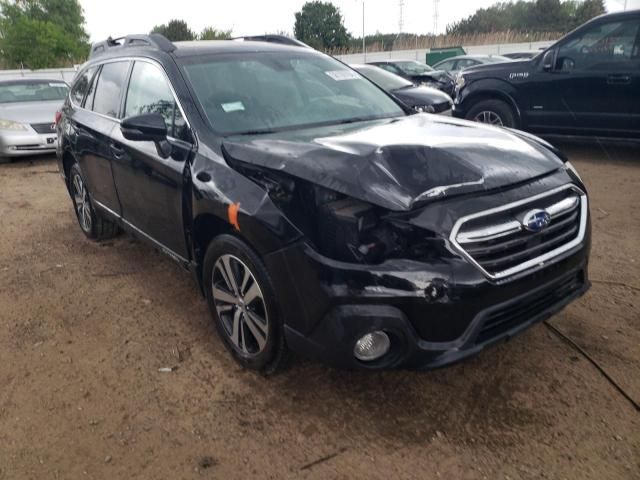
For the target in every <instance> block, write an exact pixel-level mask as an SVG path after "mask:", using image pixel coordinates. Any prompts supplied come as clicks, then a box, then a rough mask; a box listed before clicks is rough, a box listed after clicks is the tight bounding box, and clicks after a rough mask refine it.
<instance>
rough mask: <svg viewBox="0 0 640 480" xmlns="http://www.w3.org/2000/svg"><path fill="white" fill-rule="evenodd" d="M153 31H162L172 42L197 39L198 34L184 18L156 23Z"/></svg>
mask: <svg viewBox="0 0 640 480" xmlns="http://www.w3.org/2000/svg"><path fill="white" fill-rule="evenodd" d="M151 33H160V34H162V35H164V36H165V37H167V38H168V39H169V40H171V41H172V42H182V41H185V40H195V39H196V34H195V33H193V31H192V30H191V29H190V28H189V25H187V22H185V21H184V20H170V21H169V23H164V24H162V25H156V26H155V27H153V30H151Z"/></svg>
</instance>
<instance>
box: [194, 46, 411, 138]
mask: <svg viewBox="0 0 640 480" xmlns="http://www.w3.org/2000/svg"><path fill="white" fill-rule="evenodd" d="M183 68H184V71H185V72H186V76H187V78H188V80H189V82H190V83H191V86H192V88H193V90H194V93H195V95H196V97H197V99H198V101H199V102H200V105H201V106H202V109H203V110H204V112H205V114H206V115H207V117H208V120H209V122H210V123H211V126H212V128H213V129H214V130H215V131H216V132H219V133H221V134H223V135H231V134H241V133H260V132H268V131H273V130H284V129H294V128H300V127H306V126H313V125H323V124H324V125H330V124H338V123H346V122H353V121H360V120H363V121H364V120H373V119H377V118H388V117H395V116H400V115H405V113H404V111H403V110H402V109H401V107H400V106H398V104H397V103H395V102H394V101H393V100H392V99H391V98H389V97H388V96H387V95H385V94H384V93H383V92H382V91H381V90H380V89H378V88H377V87H376V86H375V85H373V84H372V83H371V82H369V81H368V80H366V79H365V78H363V77H362V76H361V75H360V74H358V73H357V72H355V71H353V70H351V69H349V68H347V67H345V66H344V65H343V64H341V63H339V62H338V61H336V60H334V59H332V58H330V57H325V56H323V55H318V54H311V53H307V52H300V53H298V52H296V53H295V54H292V53H291V52H283V53H279V52H278V53H272V52H270V53H264V52H261V53H259V52H256V53H242V54H224V55H211V56H195V57H190V58H186V59H184V60H183Z"/></svg>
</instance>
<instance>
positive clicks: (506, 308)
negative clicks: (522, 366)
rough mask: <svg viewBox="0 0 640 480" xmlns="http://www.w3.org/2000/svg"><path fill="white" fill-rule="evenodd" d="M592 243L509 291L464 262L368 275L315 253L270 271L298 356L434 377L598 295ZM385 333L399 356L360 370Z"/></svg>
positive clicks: (271, 261)
mask: <svg viewBox="0 0 640 480" xmlns="http://www.w3.org/2000/svg"><path fill="white" fill-rule="evenodd" d="M588 241H589V240H588V238H586V239H585V243H584V244H583V245H581V246H579V247H577V248H576V249H574V250H573V251H571V252H567V254H566V255H565V256H564V257H563V258H562V259H558V260H557V261H556V262H554V263H553V264H551V265H549V266H547V267H546V268H544V269H542V270H539V271H537V272H535V273H532V274H530V275H527V276H524V277H521V278H519V279H516V280H512V281H503V282H501V283H496V282H493V281H490V280H488V279H486V278H485V277H484V276H482V275H481V274H480V273H479V272H478V271H477V270H476V269H475V268H473V267H471V266H470V265H468V264H466V262H463V261H456V260H454V261H453V262H451V263H450V264H442V265H427V264H424V263H421V262H416V261H409V260H393V261H388V262H385V263H384V264H381V265H377V266H370V265H369V266H366V265H362V266H360V265H353V264H344V263H339V262H335V261H333V260H329V259H327V258H324V257H322V256H320V255H319V254H317V253H316V252H315V251H313V250H312V249H311V247H309V246H308V245H306V244H298V245H294V246H291V247H289V248H287V249H285V250H282V251H279V252H275V253H274V254H271V255H269V256H267V257H266V258H265V261H266V263H267V267H268V269H269V271H270V273H272V277H273V280H274V283H275V284H276V287H277V291H278V297H279V298H278V301H279V304H280V305H281V306H282V310H283V311H282V312H281V313H282V314H283V316H284V317H285V336H286V341H287V344H288V345H289V347H290V348H291V349H292V350H294V351H296V352H299V353H301V354H303V355H304V356H306V357H309V358H312V359H314V360H316V361H320V362H323V363H326V364H329V365H332V366H335V367H339V368H351V369H357V368H364V369H381V368H395V367H404V368H414V369H429V368H437V367H441V366H444V365H447V364H451V363H454V362H457V361H460V360H462V359H464V358H466V357H469V356H471V355H475V354H477V353H479V352H480V351H482V350H483V349H485V348H486V347H488V346H490V345H493V344H496V343H498V342H500V341H504V340H506V339H509V338H511V337H513V336H514V335H516V334H518V333H520V332H522V331H524V330H526V329H527V328H529V327H531V326H532V325H534V324H536V323H538V322H540V321H543V320H545V319H546V318H548V317H550V316H551V315H553V314H555V313H557V312H558V311H560V310H561V309H562V308H564V307H565V306H566V305H568V304H569V303H571V302H572V301H573V300H575V299H576V298H578V297H580V296H581V295H583V294H584V293H585V292H586V291H587V290H588V289H589V287H590V283H589V281H588V273H587V267H588V251H589V244H588ZM293 278H295V279H296V280H295V281H293V280H292V279H293ZM434 288H435V291H436V292H437V293H438V295H436V296H434V297H431V296H430V295H429V292H432V291H433V290H434ZM375 330H384V331H385V332H386V333H387V334H388V335H389V336H390V338H391V343H392V346H391V350H390V352H389V353H388V354H387V355H385V356H383V357H382V358H381V359H379V360H377V361H375V362H371V363H363V362H360V361H358V360H357V359H356V358H355V357H354V355H353V347H354V345H355V342H356V341H357V339H358V338H360V337H361V336H362V335H364V334H366V333H369V332H371V331H375Z"/></svg>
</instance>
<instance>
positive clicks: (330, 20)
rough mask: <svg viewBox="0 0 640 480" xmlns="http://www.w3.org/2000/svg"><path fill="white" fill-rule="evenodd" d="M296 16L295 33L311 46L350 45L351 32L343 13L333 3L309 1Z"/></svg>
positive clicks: (335, 46)
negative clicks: (346, 26) (348, 30)
mask: <svg viewBox="0 0 640 480" xmlns="http://www.w3.org/2000/svg"><path fill="white" fill-rule="evenodd" d="M295 16H296V22H295V25H294V27H293V34H294V35H295V37H296V38H297V39H298V40H300V41H302V42H304V43H306V44H307V45H309V46H310V47H313V48H315V49H319V50H332V49H335V48H344V47H347V46H348V45H349V34H348V33H347V29H346V28H345V27H344V22H343V19H342V15H341V14H340V10H338V9H337V8H336V7H335V6H334V5H333V4H331V3H329V2H320V1H313V2H307V3H305V4H304V5H303V7H302V10H301V11H299V12H296V15H295Z"/></svg>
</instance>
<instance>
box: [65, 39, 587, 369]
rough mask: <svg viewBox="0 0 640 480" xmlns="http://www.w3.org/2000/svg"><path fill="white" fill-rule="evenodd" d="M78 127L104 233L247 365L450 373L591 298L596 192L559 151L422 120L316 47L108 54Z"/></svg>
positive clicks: (221, 45)
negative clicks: (181, 293)
mask: <svg viewBox="0 0 640 480" xmlns="http://www.w3.org/2000/svg"><path fill="white" fill-rule="evenodd" d="M58 132H59V144H58V152H57V153H58V159H59V168H60V172H61V173H62V175H63V177H64V181H65V183H66V186H67V188H68V190H69V194H70V197H71V199H72V201H73V205H74V207H75V212H76V215H77V218H78V221H79V224H80V228H81V229H82V231H83V232H84V234H85V235H86V236H87V237H89V238H90V239H93V240H102V239H105V238H108V237H111V236H113V235H115V234H116V233H117V232H118V231H119V229H124V230H127V231H129V232H132V233H133V234H135V235H137V236H139V237H140V238H142V239H144V240H146V241H148V242H149V243H150V244H151V245H153V246H155V247H157V248H158V249H160V250H161V251H163V252H164V253H166V254H167V255H168V256H169V257H171V258H172V259H174V260H175V261H177V262H178V263H180V264H181V265H182V266H184V268H185V269H187V270H189V271H190V272H192V274H193V275H194V277H195V279H196V280H197V282H198V283H199V286H200V288H201V290H202V292H203V294H204V295H205V296H206V299H207V302H208V305H209V308H210V310H211V315H212V317H213V321H214V323H215V325H216V327H217V330H218V332H219V334H220V336H221V337H222V339H223V340H224V342H225V344H226V346H227V347H228V348H229V350H230V351H231V353H232V354H233V355H234V356H235V358H236V359H238V360H239V361H240V362H241V363H242V364H243V365H245V366H247V367H251V368H254V369H258V370H261V371H273V370H275V369H276V368H277V367H278V366H279V365H280V364H281V363H282V360H283V359H284V358H285V353H286V352H287V351H288V350H293V351H296V352H299V353H302V354H304V355H307V356H309V357H311V358H315V359H318V360H321V361H325V362H328V363H331V364H333V365H336V366H340V367H347V368H388V367H398V366H403V367H414V368H430V367H437V366H441V365H444V364H447V363H451V362H454V361H457V360H460V359H463V358H465V357H467V356H469V355H472V354H475V353H477V352H479V351H480V350H482V349H484V348H485V347H487V346H489V345H491V344H494V343H496V342H498V341H500V340H504V339H507V338H509V337H511V336H513V335H515V334H517V333H519V332H521V331H523V330H524V329H526V328H528V327H530V326H531V325H532V324H534V323H536V322H538V321H540V320H543V319H545V318H547V317H549V316H550V315H552V314H554V313H555V312H557V311H559V310H560V309H561V308H563V307H564V306H566V305H567V304H568V303H569V302H571V301H572V300H574V299H576V298H577V297H579V296H580V295H582V294H583V293H584V292H585V291H586V290H587V288H588V286H589V282H588V278H587V263H588V254H589V245H590V227H589V210H588V204H587V194H586V191H585V187H584V185H583V184H582V182H581V180H580V178H579V176H578V175H577V173H576V172H575V170H574V169H573V167H572V166H571V165H570V164H569V163H568V162H567V161H566V159H564V158H563V157H562V155H561V154H560V153H559V152H558V151H557V150H555V149H554V148H553V147H552V146H551V145H549V144H547V143H545V142H543V141H541V140H539V139H537V138H535V137H532V136H530V135H527V134H524V133H522V132H517V131H509V130H505V129H498V128H495V127H491V126H486V125H479V124H476V123H471V122H466V121H464V120H456V119H451V118H443V117H438V116H434V115H429V114H416V113H414V112H409V111H407V110H405V108H404V107H402V106H401V105H400V104H398V103H397V102H396V101H395V100H394V99H393V98H391V97H390V96H388V95H387V94H386V93H384V92H383V91H382V90H380V89H379V88H378V87H377V86H375V85H374V84H372V83H371V82H369V81H368V80H366V79H365V78H363V77H362V76H361V75H360V74H358V73H357V72H355V71H354V70H352V69H350V68H349V67H347V66H345V65H344V64H342V63H340V62H338V61H337V60H335V59H333V58H331V57H329V56H326V55H323V54H321V53H319V52H316V51H314V50H311V49H308V48H300V47H297V46H288V45H278V44H274V43H269V42H255V41H253V42H252V41H244V42H241V41H218V42H194V43H175V44H174V43H171V42H169V41H168V40H166V39H165V38H164V37H161V36H158V35H151V36H129V37H126V38H124V39H122V40H120V41H113V40H109V41H107V42H103V43H100V44H97V45H95V46H94V47H93V50H92V55H91V58H90V60H89V61H88V62H87V64H86V65H84V66H83V67H82V69H81V70H80V72H79V73H78V76H77V79H76V81H75V83H74V85H73V87H72V89H71V92H70V95H69V97H68V99H67V100H66V102H65V104H64V107H63V109H62V111H61V113H60V116H59V119H58Z"/></svg>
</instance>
